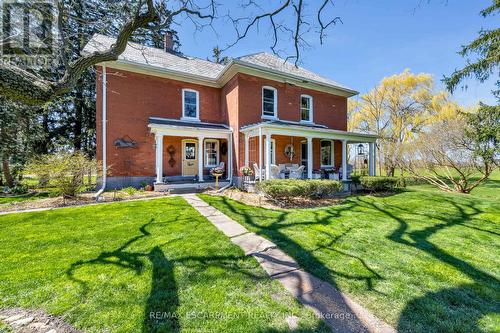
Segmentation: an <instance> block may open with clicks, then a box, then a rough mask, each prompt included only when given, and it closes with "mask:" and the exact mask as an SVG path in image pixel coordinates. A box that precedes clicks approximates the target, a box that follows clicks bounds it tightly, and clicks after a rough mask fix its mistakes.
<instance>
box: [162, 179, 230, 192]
mask: <svg viewBox="0 0 500 333" xmlns="http://www.w3.org/2000/svg"><path fill="white" fill-rule="evenodd" d="M227 185H229V181H228V180H224V181H219V188H223V187H224V186H227ZM214 188H215V181H203V182H198V181H189V182H182V181H177V182H167V183H156V184H155V185H154V190H155V191H158V192H169V193H172V194H187V193H198V192H202V191H204V190H207V189H214Z"/></svg>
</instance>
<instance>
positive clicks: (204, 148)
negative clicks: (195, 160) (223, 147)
mask: <svg viewBox="0 0 500 333" xmlns="http://www.w3.org/2000/svg"><path fill="white" fill-rule="evenodd" d="M207 142H215V150H216V152H217V154H216V156H215V160H216V164H213V165H212V164H208V155H207ZM219 154H220V152H219V140H216V139H205V142H204V143H203V156H204V158H205V161H204V162H205V163H204V166H205V167H207V168H214V167H216V166H219V165H220V155H219Z"/></svg>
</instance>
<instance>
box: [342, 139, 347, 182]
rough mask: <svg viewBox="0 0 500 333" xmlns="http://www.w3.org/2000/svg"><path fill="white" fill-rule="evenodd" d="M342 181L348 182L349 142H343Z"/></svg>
mask: <svg viewBox="0 0 500 333" xmlns="http://www.w3.org/2000/svg"><path fill="white" fill-rule="evenodd" d="M342 180H343V181H346V180H347V140H342Z"/></svg>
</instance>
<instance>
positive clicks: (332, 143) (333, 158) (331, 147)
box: [319, 139, 335, 168]
mask: <svg viewBox="0 0 500 333" xmlns="http://www.w3.org/2000/svg"><path fill="white" fill-rule="evenodd" d="M323 141H329V142H330V143H331V145H330V154H331V158H332V164H323V156H322V154H321V152H322V149H321V142H323ZM334 145H335V144H334V142H333V140H326V139H323V140H321V141H320V142H319V161H320V163H321V167H322V168H332V167H333V166H334V165H335V148H334Z"/></svg>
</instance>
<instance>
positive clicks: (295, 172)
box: [289, 165, 305, 179]
mask: <svg viewBox="0 0 500 333" xmlns="http://www.w3.org/2000/svg"><path fill="white" fill-rule="evenodd" d="M304 169H305V166H303V165H301V166H300V167H298V168H292V169H290V176H289V178H290V179H302V174H303V173H304Z"/></svg>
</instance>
